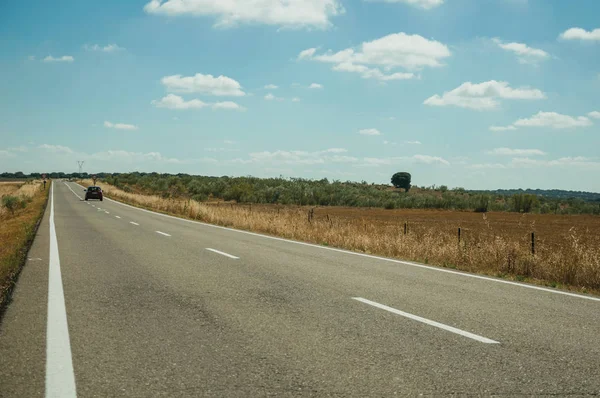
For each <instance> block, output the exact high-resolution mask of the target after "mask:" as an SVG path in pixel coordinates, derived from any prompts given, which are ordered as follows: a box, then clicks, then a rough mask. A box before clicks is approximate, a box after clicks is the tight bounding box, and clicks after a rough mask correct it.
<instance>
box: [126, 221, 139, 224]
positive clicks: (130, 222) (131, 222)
mask: <svg viewBox="0 0 600 398" xmlns="http://www.w3.org/2000/svg"><path fill="white" fill-rule="evenodd" d="M129 224H133V225H140V224H138V223H136V222H133V221H129Z"/></svg>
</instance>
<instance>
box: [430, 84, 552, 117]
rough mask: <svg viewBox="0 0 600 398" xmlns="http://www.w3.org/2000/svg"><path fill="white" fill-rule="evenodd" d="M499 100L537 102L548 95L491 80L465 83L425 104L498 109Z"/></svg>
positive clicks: (435, 96) (536, 90)
mask: <svg viewBox="0 0 600 398" xmlns="http://www.w3.org/2000/svg"><path fill="white" fill-rule="evenodd" d="M498 98H502V99H522V100H535V99H544V98H546V95H545V94H544V93H543V92H542V91H540V90H538V89H533V88H529V87H522V88H516V89H515V88H512V87H510V86H509V84H508V83H507V82H499V81H496V80H490V81H487V82H483V83H478V84H473V83H471V82H465V83H463V84H461V85H460V86H458V87H457V88H455V89H454V90H452V91H446V92H445V93H444V94H443V95H442V96H440V95H437V94H436V95H434V96H432V97H429V98H427V99H426V100H425V101H424V102H423V104H425V105H431V106H457V107H460V108H467V109H475V110H491V109H496V108H497V107H498V105H499V102H498V100H497V99H498Z"/></svg>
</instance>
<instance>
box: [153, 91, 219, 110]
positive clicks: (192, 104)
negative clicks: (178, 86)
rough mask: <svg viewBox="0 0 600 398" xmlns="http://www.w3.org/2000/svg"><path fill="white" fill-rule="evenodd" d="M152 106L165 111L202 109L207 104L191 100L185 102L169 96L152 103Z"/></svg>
mask: <svg viewBox="0 0 600 398" xmlns="http://www.w3.org/2000/svg"><path fill="white" fill-rule="evenodd" d="M152 105H154V106H155V107H157V108H167V109H202V108H205V107H207V106H208V104H207V103H205V102H202V101H200V100H199V99H193V100H190V101H185V100H184V99H183V98H181V97H180V96H178V95H175V94H169V95H167V96H165V97H163V98H162V99H160V100H158V101H157V100H154V101H152Z"/></svg>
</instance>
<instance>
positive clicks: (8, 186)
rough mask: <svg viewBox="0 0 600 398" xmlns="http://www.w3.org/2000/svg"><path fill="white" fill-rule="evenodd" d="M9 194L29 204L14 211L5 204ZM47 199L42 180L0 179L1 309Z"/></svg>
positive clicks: (21, 263)
mask: <svg viewBox="0 0 600 398" xmlns="http://www.w3.org/2000/svg"><path fill="white" fill-rule="evenodd" d="M7 195H10V196H16V197H18V198H19V201H20V203H23V202H24V203H25V205H24V206H25V207H22V205H21V206H18V208H17V209H16V210H15V212H14V214H13V213H12V212H11V211H9V210H8V209H6V208H4V206H2V200H1V199H2V198H3V197H4V196H7ZM47 198H48V190H46V191H44V190H43V189H42V182H41V181H31V182H27V183H24V182H0V308H2V306H3V304H4V300H5V298H6V294H5V293H6V292H7V291H8V290H9V289H10V287H11V286H12V285H13V283H14V280H15V277H16V275H18V273H19V270H20V268H21V266H22V265H23V262H24V259H25V256H26V255H27V250H28V248H29V243H30V242H31V241H32V240H33V237H34V235H35V226H36V224H37V222H38V220H39V219H40V218H41V216H42V215H43V211H44V208H45V204H46V200H47Z"/></svg>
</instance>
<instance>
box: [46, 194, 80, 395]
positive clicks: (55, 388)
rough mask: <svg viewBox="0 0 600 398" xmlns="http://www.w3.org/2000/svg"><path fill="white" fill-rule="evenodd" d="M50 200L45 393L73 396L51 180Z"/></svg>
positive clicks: (71, 362)
mask: <svg viewBox="0 0 600 398" xmlns="http://www.w3.org/2000/svg"><path fill="white" fill-rule="evenodd" d="M51 189H52V192H51V199H52V200H51V202H50V261H49V263H50V264H49V274H48V320H47V326H46V397H47V398H54V397H57V398H58V397H76V396H77V390H76V389H75V374H74V372H73V359H72V357H71V343H70V341H69V326H68V324H67V310H66V308H65V295H64V291H63V284H62V276H61V272H60V258H59V255H58V240H57V238H56V228H55V225H54V184H52V188H51Z"/></svg>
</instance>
